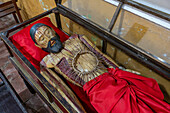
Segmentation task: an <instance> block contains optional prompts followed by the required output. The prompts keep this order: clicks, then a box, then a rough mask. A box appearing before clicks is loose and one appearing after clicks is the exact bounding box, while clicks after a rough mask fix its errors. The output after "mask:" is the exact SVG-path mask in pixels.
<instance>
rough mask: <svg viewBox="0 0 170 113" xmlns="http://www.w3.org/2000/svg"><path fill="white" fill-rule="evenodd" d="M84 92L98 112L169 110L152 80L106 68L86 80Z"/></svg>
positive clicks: (120, 112)
mask: <svg viewBox="0 0 170 113" xmlns="http://www.w3.org/2000/svg"><path fill="white" fill-rule="evenodd" d="M83 89H84V91H85V92H86V93H87V95H88V96H89V98H90V102H91V104H92V105H93V107H94V108H95V109H96V110H97V111H98V112H99V113H110V112H114V113H153V112H156V113H170V105H169V104H168V103H166V102H164V101H163V99H164V96H163V94H162V92H161V90H160V89H159V86H158V84H157V82H156V81H155V80H154V79H151V78H146V77H142V76H139V75H136V74H133V73H130V72H126V71H122V70H120V69H115V70H114V69H111V68H109V69H108V73H104V74H102V75H100V76H99V77H97V78H96V79H93V80H91V81H89V82H88V83H86V84H85V85H84V86H83Z"/></svg>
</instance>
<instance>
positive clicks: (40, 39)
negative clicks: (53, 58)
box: [34, 26, 62, 53]
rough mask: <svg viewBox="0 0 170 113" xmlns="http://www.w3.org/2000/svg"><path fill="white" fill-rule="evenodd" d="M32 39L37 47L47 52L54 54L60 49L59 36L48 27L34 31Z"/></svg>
mask: <svg viewBox="0 0 170 113" xmlns="http://www.w3.org/2000/svg"><path fill="white" fill-rule="evenodd" d="M34 38H35V42H36V43H37V45H38V46H39V47H41V48H42V49H43V50H45V51H47V52H52V53H56V52H59V50H60V49H61V48H62V43H61V41H60V39H59V36H58V35H57V34H56V33H55V31H54V30H53V29H52V28H50V27H48V26H40V27H39V28H38V29H36V32H35V35H34Z"/></svg>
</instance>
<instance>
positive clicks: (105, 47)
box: [102, 40, 107, 53]
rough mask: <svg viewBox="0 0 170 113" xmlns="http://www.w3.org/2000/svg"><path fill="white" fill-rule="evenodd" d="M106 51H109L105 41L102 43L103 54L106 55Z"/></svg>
mask: <svg viewBox="0 0 170 113" xmlns="http://www.w3.org/2000/svg"><path fill="white" fill-rule="evenodd" d="M106 50H107V41H106V40H103V42H102V52H103V53H106Z"/></svg>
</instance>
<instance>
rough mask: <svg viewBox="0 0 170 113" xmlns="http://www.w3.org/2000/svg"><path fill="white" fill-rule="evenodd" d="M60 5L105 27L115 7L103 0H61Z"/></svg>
mask: <svg viewBox="0 0 170 113" xmlns="http://www.w3.org/2000/svg"><path fill="white" fill-rule="evenodd" d="M62 5H64V6H66V7H68V8H69V9H71V10H73V11H74V12H76V13H78V14H80V15H82V16H83V17H84V18H87V19H89V20H91V21H93V22H95V23H97V24H99V25H100V26H102V27H104V28H107V27H108V26H109V23H110V21H111V19H112V16H113V14H114V12H115V10H116V7H115V6H113V5H111V4H109V3H106V2H104V1H103V0H63V2H62Z"/></svg>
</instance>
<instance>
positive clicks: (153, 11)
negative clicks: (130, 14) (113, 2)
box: [117, 0, 170, 21]
mask: <svg viewBox="0 0 170 113" xmlns="http://www.w3.org/2000/svg"><path fill="white" fill-rule="evenodd" d="M117 1H121V0H117ZM125 4H128V5H130V6H133V7H135V8H138V9H140V10H142V11H145V12H148V13H150V14H153V15H155V16H158V17H160V18H162V19H165V20H168V21H170V15H169V14H166V13H164V12H161V11H158V10H156V9H153V8H150V7H147V6H144V5H143V4H140V3H137V2H135V1H131V0H127V1H125Z"/></svg>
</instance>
